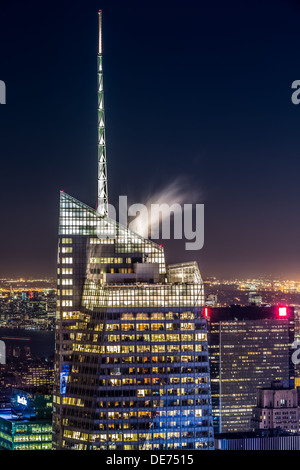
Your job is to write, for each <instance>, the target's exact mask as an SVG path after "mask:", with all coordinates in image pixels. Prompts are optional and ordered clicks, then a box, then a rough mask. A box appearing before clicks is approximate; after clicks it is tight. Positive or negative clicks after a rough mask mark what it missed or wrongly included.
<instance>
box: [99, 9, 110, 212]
mask: <svg viewBox="0 0 300 470" xmlns="http://www.w3.org/2000/svg"><path fill="white" fill-rule="evenodd" d="M98 17H99V40H98V205H97V212H98V213H99V214H100V215H101V216H103V217H105V216H108V193H107V167H106V142H105V121H104V99H103V71H102V11H101V10H99V12H98Z"/></svg>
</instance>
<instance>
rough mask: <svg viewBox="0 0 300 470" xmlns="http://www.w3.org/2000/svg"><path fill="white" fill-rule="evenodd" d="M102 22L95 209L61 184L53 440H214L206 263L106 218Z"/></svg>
mask: <svg viewBox="0 0 300 470" xmlns="http://www.w3.org/2000/svg"><path fill="white" fill-rule="evenodd" d="M101 21H102V14H101V12H99V54H98V149H99V150H98V205H97V210H94V209H92V208H90V207H88V206H86V205H85V204H83V203H82V202H79V201H78V200H76V199H75V198H73V197H71V196H69V195H67V194H65V193H64V192H61V194H60V220H59V246H58V293H59V295H58V309H57V329H56V359H55V387H54V398H53V401H54V410H53V432H54V436H53V441H54V448H55V449H75V450H80V449H82V450H85V449H103V450H105V449H120V450H148V449H149V450H152V449H211V448H213V427H212V412H211V393H210V375H209V360H208V344H207V324H206V319H205V316H204V315H203V306H204V290H203V282H202V278H201V274H200V271H199V268H198V266H197V264H196V263H183V264H176V265H171V266H166V264H165V257H164V249H163V247H162V246H160V245H158V244H156V243H153V242H152V241H151V240H148V239H145V238H143V237H141V236H139V235H138V234H136V233H134V232H132V231H130V230H129V229H128V228H127V227H126V226H123V225H121V224H120V223H118V222H116V221H115V220H113V219H112V218H110V217H109V216H108V192H107V168H106V153H105V133H104V129H105V127H104V102H103V77H102V34H101V29H102V28H101Z"/></svg>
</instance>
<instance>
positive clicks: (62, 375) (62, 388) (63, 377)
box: [60, 365, 69, 395]
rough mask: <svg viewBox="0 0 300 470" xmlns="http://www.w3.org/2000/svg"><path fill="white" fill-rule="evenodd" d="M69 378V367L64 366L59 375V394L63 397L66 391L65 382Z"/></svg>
mask: <svg viewBox="0 0 300 470" xmlns="http://www.w3.org/2000/svg"><path fill="white" fill-rule="evenodd" d="M68 376H69V366H68V365H65V366H63V367H62V372H61V373H60V393H61V395H65V393H66V391H67V382H68Z"/></svg>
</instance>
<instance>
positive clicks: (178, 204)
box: [129, 177, 199, 238]
mask: <svg viewBox="0 0 300 470" xmlns="http://www.w3.org/2000/svg"><path fill="white" fill-rule="evenodd" d="M197 199H198V200H199V192H198V191H195V190H193V189H192V188H191V183H190V182H189V181H188V180H187V179H186V178H183V177H182V178H178V179H176V180H175V181H173V182H171V183H170V184H169V185H168V186H167V187H165V188H163V189H161V190H159V191H157V192H156V193H155V194H153V195H151V196H150V197H148V198H147V201H146V202H145V203H143V204H133V205H132V206H131V207H130V212H129V216H135V215H136V214H138V215H137V216H136V217H135V218H134V220H132V221H131V222H130V224H129V228H130V229H131V230H132V231H134V232H135V233H137V234H139V235H141V236H143V237H145V238H147V237H148V236H150V235H151V234H152V235H153V233H156V234H157V233H158V231H159V227H161V226H162V225H163V222H164V220H165V219H166V218H168V219H170V211H168V209H167V207H169V208H170V209H172V214H173V215H174V219H175V218H176V216H178V219H177V220H179V216H181V215H182V213H183V208H184V204H192V203H194V202H196V201H197ZM157 206H160V207H161V208H162V207H165V211H161V212H160V213H159V214H158V213H157V210H155V209H157V208H158V207H157ZM175 222H176V221H175ZM175 228H176V227H175ZM156 238H158V237H156Z"/></svg>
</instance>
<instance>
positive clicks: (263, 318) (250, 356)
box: [206, 305, 295, 433]
mask: <svg viewBox="0 0 300 470" xmlns="http://www.w3.org/2000/svg"><path fill="white" fill-rule="evenodd" d="M206 312H207V320H208V342H209V356H210V374H211V392H212V405H213V417H214V431H215V433H227V432H239V431H241V432H246V431H250V430H252V427H251V419H252V410H253V408H254V407H255V406H256V393H257V388H258V387H268V386H270V383H271V382H273V381H278V380H280V381H282V383H283V384H284V385H285V386H287V387H288V386H292V387H293V386H294V372H295V371H294V364H293V362H292V352H293V349H292V347H291V346H292V343H293V341H294V309H293V308H292V307H277V306H274V307H257V306H243V307H242V306H239V305H235V306H232V307H216V308H207V310H206Z"/></svg>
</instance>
